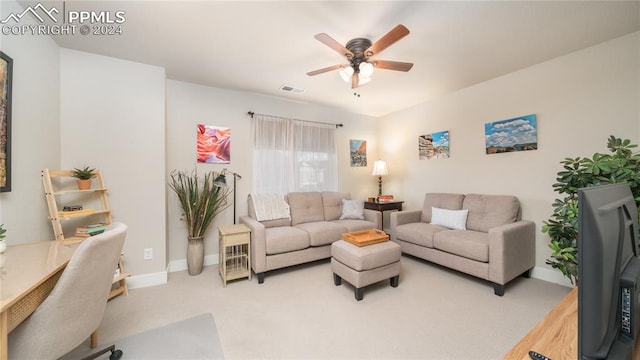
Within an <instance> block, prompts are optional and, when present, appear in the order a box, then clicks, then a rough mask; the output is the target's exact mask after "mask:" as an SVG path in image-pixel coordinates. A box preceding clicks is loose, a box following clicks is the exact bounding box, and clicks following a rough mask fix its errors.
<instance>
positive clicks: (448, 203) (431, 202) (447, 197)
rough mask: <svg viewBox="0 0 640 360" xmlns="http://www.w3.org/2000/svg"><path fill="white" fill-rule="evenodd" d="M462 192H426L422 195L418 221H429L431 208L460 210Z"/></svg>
mask: <svg viewBox="0 0 640 360" xmlns="http://www.w3.org/2000/svg"><path fill="white" fill-rule="evenodd" d="M463 200H464V194H447V193H427V194H425V195H424V203H423V205H422V217H421V219H420V221H422V222H427V223H429V222H431V208H432V207H437V208H440V209H449V210H461V209H462V201H463Z"/></svg>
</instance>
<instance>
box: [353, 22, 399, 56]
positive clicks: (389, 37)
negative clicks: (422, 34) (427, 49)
mask: <svg viewBox="0 0 640 360" xmlns="http://www.w3.org/2000/svg"><path fill="white" fill-rule="evenodd" d="M407 35H409V29H407V28H406V27H404V25H398V26H396V27H394V28H393V29H392V30H391V31H389V32H388V33H387V34H385V35H384V36H383V37H381V38H380V39H378V41H376V42H374V43H373V45H371V46H370V47H369V48H368V49H367V50H366V51H365V52H364V54H365V56H367V57H371V56H373V55H377V54H379V53H381V52H382V50H384V49H386V48H388V47H389V46H391V45H393V44H394V43H395V42H396V41H398V40H400V39H402V38H403V37H405V36H407Z"/></svg>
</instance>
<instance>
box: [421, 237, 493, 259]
mask: <svg viewBox="0 0 640 360" xmlns="http://www.w3.org/2000/svg"><path fill="white" fill-rule="evenodd" d="M433 247H434V248H436V249H438V250H442V251H444V252H448V253H450V254H454V255H458V256H462V257H465V258H467V259H471V260H475V261H480V262H485V263H486V262H489V234H487V233H485V232H480V231H472V230H447V231H442V232H439V233H437V234H435V235H434V237H433Z"/></svg>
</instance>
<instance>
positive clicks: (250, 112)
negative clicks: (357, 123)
mask: <svg viewBox="0 0 640 360" xmlns="http://www.w3.org/2000/svg"><path fill="white" fill-rule="evenodd" d="M247 114H249V116H251V117H253V115H255V114H256V113H254V112H253V111H249V112H247ZM258 115H265V114H258ZM267 116H272V115H267ZM274 117H280V116H274ZM293 120H295V121H302V122H308V123H314V124H323V125H333V126H335V127H336V128H341V127H343V126H344V125H343V124H333V123H326V122H321V121H311V120H300V119H293Z"/></svg>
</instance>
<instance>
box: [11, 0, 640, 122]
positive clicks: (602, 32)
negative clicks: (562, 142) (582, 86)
mask: <svg viewBox="0 0 640 360" xmlns="http://www.w3.org/2000/svg"><path fill="white" fill-rule="evenodd" d="M20 3H21V4H23V5H33V4H37V3H38V2H37V1H21V2H20ZM59 3H60V2H59ZM65 6H66V10H67V11H69V10H71V9H76V10H94V11H107V10H110V11H114V10H124V11H125V12H126V22H125V23H124V24H123V26H122V30H123V35H121V36H96V35H93V36H91V35H86V36H81V35H78V34H76V35H73V36H61V37H57V38H56V41H57V42H58V44H60V46H62V47H65V48H71V49H77V50H83V51H88V52H93V53H97V54H103V55H108V56H113V57H118V58H122V59H129V60H134V61H138V62H142V63H146V64H153V65H158V66H162V67H164V68H166V73H167V77H168V78H169V79H174V80H181V81H187V82H192V83H197V84H203V85H208V86H213V87H219V88H227V89H233V90H241V91H249V92H255V93H260V94H266V95H272V96H279V97H285V98H288V99H292V100H295V101H303V102H309V103H318V104H325V105H330V106H335V107H338V108H342V109H346V110H348V111H350V112H354V113H360V114H366V115H371V116H382V115H385V114H388V113H390V112H394V111H397V110H399V109H403V108H407V107H410V106H412V105H415V104H418V103H422V102H425V101H429V100H430V99H433V98H435V97H438V96H441V95H442V94H445V93H447V92H451V91H455V90H458V89H461V88H465V87H468V86H471V85H474V84H477V83H480V82H483V81H486V80H489V79H492V78H496V77H499V76H501V75H505V74H508V73H511V72H513V71H517V70H519V69H523V68H526V67H528V66H531V65H533V64H537V63H540V62H543V61H546V60H549V59H553V58H555V57H558V56H562V55H564V54H568V53H570V52H573V51H576V50H578V49H582V48H585V47H588V46H592V45H594V44H597V43H600V42H603V41H606V40H609V39H613V38H616V37H619V36H622V35H624V34H628V33H631V32H634V31H638V30H639V29H640V2H638V1H622V2H615V1H527V2H523V1H470V2H461V1H444V2H440V1H373V2H366V1H355V2H347V1H252V2H248V1H235V2H231V1H67V2H66V3H65ZM60 8H61V7H60ZM398 24H403V25H405V26H406V27H407V28H408V29H409V30H410V31H411V33H410V34H409V35H408V36H407V37H405V38H403V39H402V40H400V41H399V42H397V43H396V44H394V45H392V46H391V47H389V48H388V49H386V50H385V51H383V52H382V53H381V54H379V55H378V56H376V58H378V59H384V60H395V61H403V62H412V63H414V64H415V65H414V66H413V69H411V71H409V72H407V73H404V72H397V71H389V70H376V71H375V72H374V74H373V76H372V81H371V82H370V83H369V84H366V85H364V86H362V87H361V88H360V89H359V92H360V94H361V96H360V97H356V96H353V90H351V88H350V85H348V84H346V83H344V82H343V81H342V80H341V79H340V77H339V76H338V73H337V72H335V71H334V72H329V73H325V74H321V75H317V76H314V77H309V76H307V75H306V73H307V72H308V71H311V70H316V69H319V68H323V67H327V66H331V65H335V64H342V63H346V61H345V59H344V58H343V57H342V56H341V55H340V54H338V53H337V52H335V51H333V50H332V49H330V48H329V47H327V46H325V45H323V44H322V43H320V42H319V41H317V40H315V39H314V35H316V34H318V33H321V32H325V33H327V34H329V35H330V36H331V37H333V38H334V39H335V40H337V41H338V42H340V43H343V44H344V43H346V42H347V41H348V40H350V39H352V38H355V37H367V38H369V39H371V40H372V41H375V40H377V39H378V38H380V37H381V36H383V35H384V34H385V33H387V32H388V31H389V30H391V29H392V28H393V27H394V26H396V25H398ZM282 85H289V86H292V87H295V88H300V89H304V90H305V92H304V93H302V94H292V93H285V92H282V91H281V90H280V87H281V86H282Z"/></svg>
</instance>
